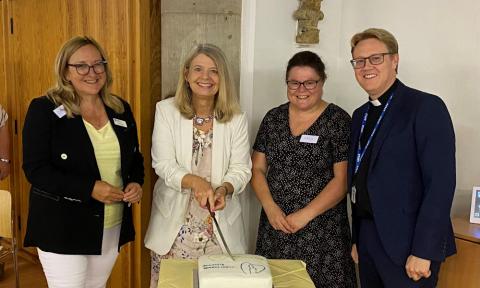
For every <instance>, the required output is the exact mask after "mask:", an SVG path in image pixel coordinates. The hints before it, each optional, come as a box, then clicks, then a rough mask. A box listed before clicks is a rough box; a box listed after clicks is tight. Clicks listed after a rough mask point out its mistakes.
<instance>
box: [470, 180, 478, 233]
mask: <svg viewBox="0 0 480 288" xmlns="http://www.w3.org/2000/svg"><path fill="white" fill-rule="evenodd" d="M470 223H476V224H480V186H474V187H473V190H472V203H471V204H470Z"/></svg>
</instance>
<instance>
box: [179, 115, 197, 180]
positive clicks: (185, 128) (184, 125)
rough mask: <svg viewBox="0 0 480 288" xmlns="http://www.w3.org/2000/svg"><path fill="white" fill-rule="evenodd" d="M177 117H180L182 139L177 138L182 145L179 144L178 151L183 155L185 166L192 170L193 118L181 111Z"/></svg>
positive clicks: (182, 159)
mask: <svg viewBox="0 0 480 288" xmlns="http://www.w3.org/2000/svg"><path fill="white" fill-rule="evenodd" d="M177 117H179V119H180V139H177V140H178V141H180V143H181V145H180V146H177V148H176V151H177V153H179V154H178V155H181V157H180V158H179V159H181V161H183V162H182V163H183V166H184V167H187V168H188V171H190V172H192V146H193V120H192V119H187V118H185V117H183V116H182V115H181V114H180V112H178V113H177ZM179 149H180V151H179Z"/></svg>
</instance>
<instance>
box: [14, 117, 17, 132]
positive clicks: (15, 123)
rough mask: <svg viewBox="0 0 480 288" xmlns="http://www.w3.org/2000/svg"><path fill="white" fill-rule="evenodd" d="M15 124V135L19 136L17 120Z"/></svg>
mask: <svg viewBox="0 0 480 288" xmlns="http://www.w3.org/2000/svg"><path fill="white" fill-rule="evenodd" d="M14 124H15V127H14V128H15V135H17V134H18V133H17V120H16V119H15V123H14Z"/></svg>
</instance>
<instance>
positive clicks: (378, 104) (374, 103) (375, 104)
mask: <svg viewBox="0 0 480 288" xmlns="http://www.w3.org/2000/svg"><path fill="white" fill-rule="evenodd" d="M370 103H372V105H373V106H375V107H378V106H381V105H382V102H380V101H378V99H375V100H370Z"/></svg>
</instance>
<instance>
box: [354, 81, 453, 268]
mask: <svg viewBox="0 0 480 288" xmlns="http://www.w3.org/2000/svg"><path fill="white" fill-rule="evenodd" d="M398 84H399V85H398V86H397V88H396V90H395V91H394V96H393V99H392V102H391V105H390V107H389V108H388V110H387V112H386V114H385V116H384V119H383V121H382V122H383V123H381V126H380V128H379V129H378V130H377V135H376V137H375V138H374V141H373V142H372V143H371V145H373V146H372V154H371V160H370V166H369V168H368V179H367V190H368V193H369V197H370V201H371V205H372V212H373V218H374V221H375V224H376V227H377V231H378V233H379V236H380V239H381V242H382V244H383V247H384V248H385V250H386V252H387V254H388V255H389V256H390V258H391V259H392V260H393V261H394V262H395V263H397V264H398V265H402V266H403V265H405V263H406V259H407V257H408V256H409V255H415V256H417V257H420V258H424V259H429V260H433V261H443V260H444V259H445V257H447V256H449V255H452V254H454V253H455V252H456V250H455V242H454V237H453V230H452V224H451V221H450V209H451V205H452V200H453V195H454V191H455V177H456V176H455V134H454V131H453V125H452V121H451V119H450V115H449V113H448V110H447V107H446V106H445V104H444V103H443V101H442V100H441V99H440V98H439V97H437V96H435V95H431V94H427V93H425V92H422V91H418V90H415V89H412V88H410V87H407V86H405V85H404V84H403V83H401V82H399V83H398ZM367 107H368V103H366V104H364V105H362V106H361V107H360V108H358V109H357V110H355V111H354V113H353V117H352V129H351V137H350V139H351V140H350V141H351V143H350V154H349V162H348V187H351V183H352V175H353V170H354V165H355V156H356V151H357V146H358V138H359V134H360V126H361V122H362V117H363V115H364V113H365V111H366V109H367ZM349 189H351V188H349ZM352 220H353V227H352V234H353V240H354V242H355V241H356V239H358V234H357V233H358V224H359V221H358V219H356V218H355V215H353V218H352ZM360 245H361V243H360Z"/></svg>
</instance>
